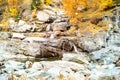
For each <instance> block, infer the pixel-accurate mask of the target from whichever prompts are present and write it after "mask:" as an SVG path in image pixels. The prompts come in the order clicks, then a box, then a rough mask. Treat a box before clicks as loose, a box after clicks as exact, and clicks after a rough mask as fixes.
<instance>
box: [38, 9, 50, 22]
mask: <svg viewBox="0 0 120 80" xmlns="http://www.w3.org/2000/svg"><path fill="white" fill-rule="evenodd" d="M37 18H38V20H40V21H43V22H47V21H48V20H49V18H50V16H49V14H47V13H45V12H44V11H38V12H37Z"/></svg>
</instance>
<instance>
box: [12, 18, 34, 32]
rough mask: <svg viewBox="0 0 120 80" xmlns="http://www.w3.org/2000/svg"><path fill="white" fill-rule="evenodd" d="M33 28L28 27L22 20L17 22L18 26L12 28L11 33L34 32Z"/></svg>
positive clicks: (31, 26)
mask: <svg viewBox="0 0 120 80" xmlns="http://www.w3.org/2000/svg"><path fill="white" fill-rule="evenodd" d="M34 28H35V26H34V25H29V24H27V23H26V22H25V21H23V20H19V22H18V24H17V25H16V26H14V27H13V28H12V31H15V32H32V31H34Z"/></svg>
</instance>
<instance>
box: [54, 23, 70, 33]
mask: <svg viewBox="0 0 120 80" xmlns="http://www.w3.org/2000/svg"><path fill="white" fill-rule="evenodd" d="M53 25H54V26H53V27H52V29H53V31H65V30H67V26H68V23H67V22H60V23H54V24H53Z"/></svg>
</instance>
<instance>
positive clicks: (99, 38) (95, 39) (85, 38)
mask: <svg viewBox="0 0 120 80" xmlns="http://www.w3.org/2000/svg"><path fill="white" fill-rule="evenodd" d="M106 38H107V33H106V32H104V31H103V32H99V33H97V34H94V35H92V34H85V35H80V36H78V47H80V48H81V49H82V50H83V51H87V52H92V51H95V50H99V49H101V48H103V47H105V46H106Z"/></svg>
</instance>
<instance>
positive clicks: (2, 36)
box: [0, 32, 12, 40]
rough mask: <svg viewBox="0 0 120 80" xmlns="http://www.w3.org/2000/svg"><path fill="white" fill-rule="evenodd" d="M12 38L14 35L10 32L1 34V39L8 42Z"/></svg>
mask: <svg viewBox="0 0 120 80" xmlns="http://www.w3.org/2000/svg"><path fill="white" fill-rule="evenodd" d="M11 37H12V33H10V32H0V39H3V40H7V39H10V38H11Z"/></svg>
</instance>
